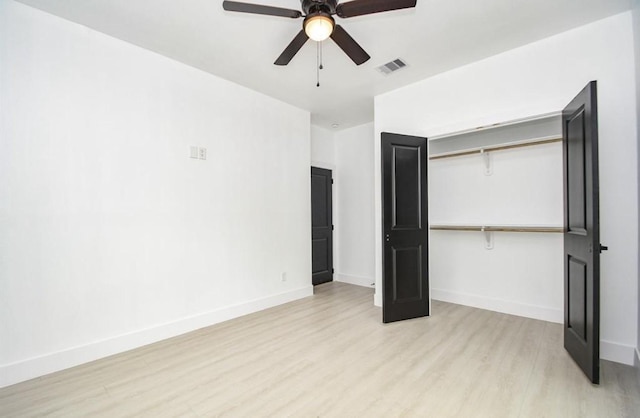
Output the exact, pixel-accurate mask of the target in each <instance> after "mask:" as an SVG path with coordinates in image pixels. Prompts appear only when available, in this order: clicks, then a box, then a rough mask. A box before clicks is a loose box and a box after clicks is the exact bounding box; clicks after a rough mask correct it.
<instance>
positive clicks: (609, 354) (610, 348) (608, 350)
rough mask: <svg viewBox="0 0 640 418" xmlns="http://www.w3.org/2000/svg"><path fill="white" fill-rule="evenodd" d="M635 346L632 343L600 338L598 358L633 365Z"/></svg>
mask: <svg viewBox="0 0 640 418" xmlns="http://www.w3.org/2000/svg"><path fill="white" fill-rule="evenodd" d="M635 351H636V348H635V347H634V346H632V345H624V344H620V343H614V342H612V341H606V340H602V339H601V340H600V358H601V359H602V360H609V361H613V362H616V363H622V364H626V365H627V366H633V364H634V357H635Z"/></svg>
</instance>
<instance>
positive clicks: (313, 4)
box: [300, 0, 338, 16]
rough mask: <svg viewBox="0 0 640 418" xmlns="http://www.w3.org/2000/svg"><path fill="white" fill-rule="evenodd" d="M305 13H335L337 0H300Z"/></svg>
mask: <svg viewBox="0 0 640 418" xmlns="http://www.w3.org/2000/svg"><path fill="white" fill-rule="evenodd" d="M300 1H301V3H302V10H303V11H304V14H305V15H307V16H308V15H312V14H316V13H326V14H329V15H334V14H336V6H337V5H338V0H300Z"/></svg>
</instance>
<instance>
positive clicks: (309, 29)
mask: <svg viewBox="0 0 640 418" xmlns="http://www.w3.org/2000/svg"><path fill="white" fill-rule="evenodd" d="M334 26H335V21H334V20H333V18H332V17H331V15H329V14H326V13H318V14H314V15H309V16H307V17H306V18H305V19H304V32H305V33H306V34H307V36H308V37H309V38H311V39H312V40H314V41H316V42H322V41H324V40H325V39H327V38H328V37H329V36H331V34H332V33H333V27H334Z"/></svg>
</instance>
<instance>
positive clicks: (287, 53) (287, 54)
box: [274, 29, 309, 65]
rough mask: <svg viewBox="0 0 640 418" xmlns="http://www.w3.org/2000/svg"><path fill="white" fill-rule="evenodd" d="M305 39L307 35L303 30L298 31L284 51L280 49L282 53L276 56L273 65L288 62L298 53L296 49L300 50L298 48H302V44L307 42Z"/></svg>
mask: <svg viewBox="0 0 640 418" xmlns="http://www.w3.org/2000/svg"><path fill="white" fill-rule="evenodd" d="M307 39H309V37H308V36H307V34H306V33H305V32H304V29H303V30H301V31H300V32H298V34H297V35H296V37H295V38H293V41H291V43H290V44H289V46H287V47H286V48H285V49H284V51H282V54H280V56H279V57H278V59H277V60H276V62H274V64H275V65H287V64H289V61H291V59H292V58H293V57H294V56H295V55H296V54H297V53H298V51H300V48H302V45H304V44H305V43H306V42H307Z"/></svg>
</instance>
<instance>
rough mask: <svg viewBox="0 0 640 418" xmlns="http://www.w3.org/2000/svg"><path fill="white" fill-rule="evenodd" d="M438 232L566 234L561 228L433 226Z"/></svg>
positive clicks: (431, 227) (432, 228)
mask: <svg viewBox="0 0 640 418" xmlns="http://www.w3.org/2000/svg"><path fill="white" fill-rule="evenodd" d="M429 229H431V230H436V231H478V232H560V233H562V232H564V228H563V227H561V226H495V225H494V226H478V225H431V226H430V227H429Z"/></svg>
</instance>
